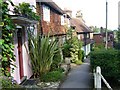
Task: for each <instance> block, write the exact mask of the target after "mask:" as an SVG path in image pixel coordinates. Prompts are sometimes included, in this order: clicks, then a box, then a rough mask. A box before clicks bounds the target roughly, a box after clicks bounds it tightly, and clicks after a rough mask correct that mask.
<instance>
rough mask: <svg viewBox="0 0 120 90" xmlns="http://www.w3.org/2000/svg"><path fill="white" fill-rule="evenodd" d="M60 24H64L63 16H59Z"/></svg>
mask: <svg viewBox="0 0 120 90" xmlns="http://www.w3.org/2000/svg"><path fill="white" fill-rule="evenodd" d="M61 25H64V16H61Z"/></svg>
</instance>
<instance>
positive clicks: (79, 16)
mask: <svg viewBox="0 0 120 90" xmlns="http://www.w3.org/2000/svg"><path fill="white" fill-rule="evenodd" d="M82 17H83V14H82V12H81V10H79V11H77V13H76V18H78V19H80V20H81V19H82Z"/></svg>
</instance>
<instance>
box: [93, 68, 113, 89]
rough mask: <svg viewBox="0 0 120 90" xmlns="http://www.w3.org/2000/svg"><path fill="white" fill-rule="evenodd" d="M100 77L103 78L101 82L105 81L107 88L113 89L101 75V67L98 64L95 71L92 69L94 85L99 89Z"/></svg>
mask: <svg viewBox="0 0 120 90" xmlns="http://www.w3.org/2000/svg"><path fill="white" fill-rule="evenodd" d="M101 79H102V80H103V82H104V83H105V85H106V86H107V88H108V89H109V90H113V89H112V88H111V87H110V85H109V83H108V82H107V81H106V80H105V78H104V77H103V76H102V74H101V68H100V67H99V66H97V67H96V71H95V70H94V87H95V88H96V89H99V90H100V89H101Z"/></svg>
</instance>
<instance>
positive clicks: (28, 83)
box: [22, 79, 37, 85]
mask: <svg viewBox="0 0 120 90" xmlns="http://www.w3.org/2000/svg"><path fill="white" fill-rule="evenodd" d="M36 84H37V81H36V80H34V79H28V80H26V81H25V82H24V83H23V84H22V85H36Z"/></svg>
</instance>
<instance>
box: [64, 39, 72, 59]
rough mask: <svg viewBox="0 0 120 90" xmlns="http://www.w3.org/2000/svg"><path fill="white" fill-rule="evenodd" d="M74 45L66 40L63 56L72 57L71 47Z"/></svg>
mask: <svg viewBox="0 0 120 90" xmlns="http://www.w3.org/2000/svg"><path fill="white" fill-rule="evenodd" d="M71 47H72V46H71V44H70V43H69V42H68V41H66V42H65V43H64V45H63V50H62V51H63V57H64V58H65V57H71V55H70V51H71V50H70V48H71Z"/></svg>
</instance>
